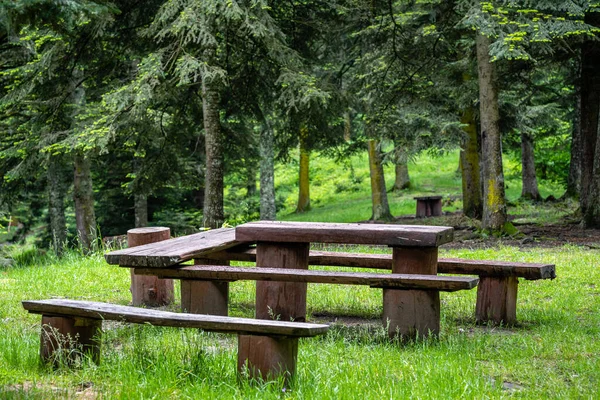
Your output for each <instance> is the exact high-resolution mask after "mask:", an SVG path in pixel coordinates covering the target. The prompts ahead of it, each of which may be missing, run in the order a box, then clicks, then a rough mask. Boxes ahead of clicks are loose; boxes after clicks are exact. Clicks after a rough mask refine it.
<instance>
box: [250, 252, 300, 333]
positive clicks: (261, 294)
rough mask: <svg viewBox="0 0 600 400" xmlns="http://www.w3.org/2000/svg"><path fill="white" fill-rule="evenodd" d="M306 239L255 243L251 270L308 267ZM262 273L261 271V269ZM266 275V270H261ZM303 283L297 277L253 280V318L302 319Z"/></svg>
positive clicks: (296, 269) (296, 270) (294, 269)
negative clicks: (271, 280) (284, 280)
mask: <svg viewBox="0 0 600 400" xmlns="http://www.w3.org/2000/svg"><path fill="white" fill-rule="evenodd" d="M308 252H309V244H308V243H265V242H261V243H258V245H257V246H256V266H257V267H258V268H255V270H264V269H267V268H268V269H281V268H285V269H288V270H292V271H293V272H302V271H304V272H306V270H307V269H308ZM262 272H263V273H264V271H262ZM265 276H266V274H265ZM306 287H307V285H306V283H305V282H301V281H294V280H292V281H288V282H282V281H279V282H267V281H266V280H259V281H257V282H256V318H261V319H273V318H280V319H281V320H282V321H299V322H302V321H306Z"/></svg>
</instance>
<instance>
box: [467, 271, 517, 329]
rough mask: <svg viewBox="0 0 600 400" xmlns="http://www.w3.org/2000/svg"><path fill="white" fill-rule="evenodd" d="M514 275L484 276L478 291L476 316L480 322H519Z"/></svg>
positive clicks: (507, 323)
mask: <svg viewBox="0 0 600 400" xmlns="http://www.w3.org/2000/svg"><path fill="white" fill-rule="evenodd" d="M518 285H519V280H518V279H517V278H516V277H514V276H506V277H499V278H498V277H482V278H481V286H480V287H479V290H478V291H477V306H476V309H475V318H476V320H477V322H478V323H487V322H493V323H495V324H500V323H502V324H504V325H513V324H515V323H516V322H517V290H518Z"/></svg>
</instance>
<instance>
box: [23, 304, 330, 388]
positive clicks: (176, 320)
mask: <svg viewBox="0 0 600 400" xmlns="http://www.w3.org/2000/svg"><path fill="white" fill-rule="evenodd" d="M22 303H23V307H24V308H25V309H26V310H28V311H29V312H30V313H35V314H42V335H41V350H40V356H41V358H42V359H43V360H44V361H54V360H56V356H57V354H56V353H57V351H58V350H59V349H65V350H67V351H66V352H64V353H65V355H66V356H67V357H68V355H77V354H78V355H81V354H82V353H88V354H89V355H90V356H91V358H92V359H93V360H94V361H95V362H99V361H100V335H101V332H102V321H103V320H115V321H122V322H129V323H135V324H151V325H155V326H172V327H183V328H199V329H203V330H205V331H210V332H224V333H236V334H237V335H238V370H239V371H242V370H245V369H246V368H248V369H247V371H248V372H249V373H250V376H252V377H258V376H260V377H262V378H264V379H269V378H272V377H275V376H277V375H280V374H284V375H285V377H286V379H288V378H290V377H291V376H293V375H294V372H295V370H296V360H297V353H298V338H300V337H311V336H316V335H323V334H325V333H326V332H327V330H328V328H329V327H328V326H327V325H320V324H307V323H296V322H284V321H272V320H256V319H248V318H233V317H222V316H214V315H200V314H182V313H173V312H168V311H160V310H154V309H145V308H137V307H128V306H121V305H114V304H107V303H98V302H90V301H77V300H63V299H53V300H31V301H23V302H22ZM73 350H75V351H73ZM78 350H79V351H78ZM67 360H68V358H67Z"/></svg>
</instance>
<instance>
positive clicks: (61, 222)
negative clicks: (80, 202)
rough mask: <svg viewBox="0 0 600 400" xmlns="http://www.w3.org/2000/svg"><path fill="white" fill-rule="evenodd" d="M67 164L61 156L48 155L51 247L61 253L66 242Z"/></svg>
mask: <svg viewBox="0 0 600 400" xmlns="http://www.w3.org/2000/svg"><path fill="white" fill-rule="evenodd" d="M67 171H68V168H67V165H66V164H65V163H64V161H63V158H62V156H60V155H56V156H54V155H50V156H49V158H48V171H47V175H48V216H49V217H50V234H51V236H52V248H53V249H54V252H55V253H56V254H58V255H61V254H62V252H63V250H64V246H65V244H66V242H67V221H66V218H65V198H66V197H67V189H68V184H67V182H68V180H67V179H66V175H67Z"/></svg>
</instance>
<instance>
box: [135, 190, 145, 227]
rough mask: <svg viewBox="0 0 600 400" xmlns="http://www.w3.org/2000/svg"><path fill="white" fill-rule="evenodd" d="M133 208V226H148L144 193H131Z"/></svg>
mask: <svg viewBox="0 0 600 400" xmlns="http://www.w3.org/2000/svg"><path fill="white" fill-rule="evenodd" d="M133 208H134V214H135V227H136V228H144V227H146V226H148V195H146V194H145V193H134V194H133Z"/></svg>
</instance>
